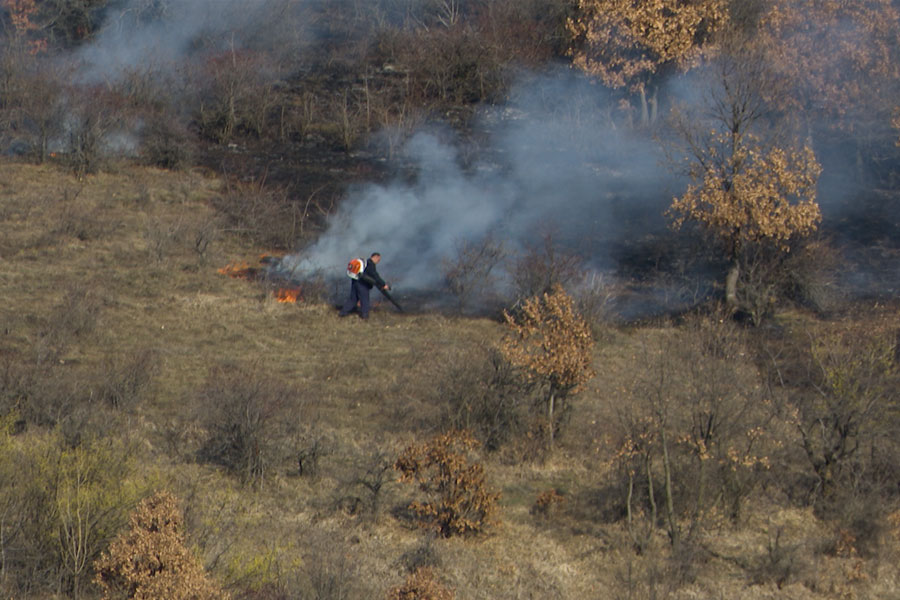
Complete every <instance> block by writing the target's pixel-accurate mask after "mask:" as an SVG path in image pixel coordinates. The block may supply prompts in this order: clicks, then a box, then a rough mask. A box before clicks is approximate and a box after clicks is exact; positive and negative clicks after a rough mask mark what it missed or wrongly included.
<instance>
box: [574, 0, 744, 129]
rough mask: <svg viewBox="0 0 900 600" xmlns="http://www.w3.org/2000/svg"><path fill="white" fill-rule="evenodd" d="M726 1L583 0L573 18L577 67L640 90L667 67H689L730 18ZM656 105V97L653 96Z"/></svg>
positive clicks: (645, 115) (645, 117)
mask: <svg viewBox="0 0 900 600" xmlns="http://www.w3.org/2000/svg"><path fill="white" fill-rule="evenodd" d="M726 5H727V2H726V1H725V0H578V2H577V10H576V16H575V17H572V18H570V19H569V20H568V22H567V26H568V31H569V34H570V35H571V36H572V40H573V49H572V50H571V51H570V54H571V55H572V57H573V62H574V64H575V66H577V67H579V68H581V69H582V70H584V71H585V72H586V73H589V74H591V75H594V76H596V77H599V78H600V80H601V81H603V83H604V84H606V85H608V86H609V87H612V88H627V89H628V90H629V91H631V92H634V93H638V94H640V98H641V114H642V121H643V122H644V123H647V122H648V121H649V120H650V119H651V118H652V116H651V114H650V110H651V109H649V108H648V100H647V93H646V90H647V86H648V84H649V83H650V81H651V79H652V77H653V76H654V75H655V74H656V73H658V72H659V71H660V70H661V69H663V68H664V67H667V66H678V67H682V68H684V67H687V66H689V65H691V64H693V62H694V61H695V60H696V59H697V58H698V57H699V56H700V54H701V52H702V50H703V48H704V47H705V46H706V45H707V44H708V43H709V42H710V41H711V40H712V38H713V34H714V33H715V32H716V31H717V30H718V29H719V28H720V27H722V26H723V25H724V24H725V23H726V22H727V20H728V11H727V6H726ZM650 104H651V105H654V106H655V99H651V100H650Z"/></svg>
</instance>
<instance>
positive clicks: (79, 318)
mask: <svg viewBox="0 0 900 600" xmlns="http://www.w3.org/2000/svg"><path fill="white" fill-rule="evenodd" d="M102 310H103V298H102V296H101V295H100V293H99V292H98V291H97V288H96V287H94V286H92V285H89V284H80V283H76V284H72V285H70V286H67V287H65V288H64V289H63V292H62V294H61V298H60V302H59V303H58V304H57V305H56V306H54V307H53V309H52V313H51V315H50V320H49V323H48V331H47V333H48V334H49V335H51V336H53V337H56V338H65V337H67V336H72V337H81V336H85V335H88V334H90V333H92V332H93V331H94V329H95V328H96V326H97V322H98V320H99V317H100V314H101V312H102Z"/></svg>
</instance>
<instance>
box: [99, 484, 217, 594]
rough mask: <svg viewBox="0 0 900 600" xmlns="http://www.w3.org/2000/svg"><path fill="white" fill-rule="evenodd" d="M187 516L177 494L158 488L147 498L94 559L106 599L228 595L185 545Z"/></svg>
mask: <svg viewBox="0 0 900 600" xmlns="http://www.w3.org/2000/svg"><path fill="white" fill-rule="evenodd" d="M186 544H187V541H186V539H185V532H184V519H183V517H182V514H181V511H180V510H179V508H178V505H177V501H176V499H175V497H174V496H172V495H171V494H169V493H168V492H158V493H156V494H155V495H153V496H151V497H149V498H146V499H144V500H143V501H142V502H141V503H140V505H139V506H138V507H137V508H136V509H135V511H134V512H133V513H132V515H131V518H130V529H129V531H127V532H124V533H122V534H121V535H119V537H118V538H116V539H115V540H114V541H113V543H112V544H111V545H110V547H109V551H108V552H106V553H104V554H103V556H101V557H100V558H99V559H98V560H97V561H96V562H95V563H94V569H95V570H96V573H97V574H96V578H95V582H96V583H97V584H98V585H99V586H100V587H101V589H102V590H103V598H104V600H112V599H113V598H134V599H135V600H155V599H158V598H169V599H171V600H215V599H225V598H228V594H226V593H225V592H224V591H222V590H221V589H220V588H219V586H218V585H216V584H215V583H214V582H213V581H212V580H210V579H209V578H208V577H207V575H206V573H204V571H203V567H202V566H201V565H200V563H199V561H198V560H197V558H196V557H194V556H193V555H192V554H191V552H190V550H188V547H187V545H186Z"/></svg>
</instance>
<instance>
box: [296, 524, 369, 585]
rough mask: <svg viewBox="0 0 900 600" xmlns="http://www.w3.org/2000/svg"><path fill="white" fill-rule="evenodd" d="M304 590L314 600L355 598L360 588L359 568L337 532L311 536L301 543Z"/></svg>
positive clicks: (318, 533)
mask: <svg viewBox="0 0 900 600" xmlns="http://www.w3.org/2000/svg"><path fill="white" fill-rule="evenodd" d="M304 542H305V544H306V552H305V553H304V561H303V568H302V573H301V575H302V578H303V579H304V580H305V581H304V585H303V589H305V590H307V593H308V594H309V596H308V597H310V598H315V599H316V600H344V599H345V598H350V597H354V596H353V594H354V593H355V592H356V590H357V588H358V587H359V564H358V562H357V561H354V560H353V557H352V556H351V552H350V548H349V547H348V544H347V542H346V541H345V540H344V539H343V537H342V536H341V535H340V534H339V533H338V532H326V531H322V532H314V533H313V534H312V535H310V536H308V537H307V538H306V539H305V540H304Z"/></svg>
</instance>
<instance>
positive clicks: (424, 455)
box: [394, 431, 500, 537]
mask: <svg viewBox="0 0 900 600" xmlns="http://www.w3.org/2000/svg"><path fill="white" fill-rule="evenodd" d="M478 445H479V444H478V441H477V440H476V439H475V438H474V437H473V436H472V434H471V433H469V432H467V431H450V432H447V433H443V434H440V435H437V436H435V437H434V438H432V439H431V440H429V441H428V442H425V443H423V444H412V445H410V446H409V447H408V448H406V450H404V451H403V453H402V454H401V455H400V457H399V458H398V459H397V461H396V462H395V463H394V468H395V469H397V470H398V471H400V481H404V482H408V483H417V484H418V485H419V489H420V490H421V491H422V492H424V493H425V495H426V496H427V497H428V499H427V500H426V501H424V502H419V501H415V502H412V503H411V504H410V505H409V507H410V509H411V510H412V511H413V512H414V513H415V514H416V515H417V516H418V517H419V519H420V524H421V525H422V526H423V527H425V528H429V529H434V530H435V531H437V532H438V533H439V534H440V535H441V536H443V537H450V536H452V535H467V534H474V533H479V532H481V531H483V530H484V529H485V527H486V526H487V525H488V524H489V523H490V521H491V518H492V516H493V514H494V513H495V512H496V510H497V500H498V499H499V498H500V494H498V493H493V492H490V491H488V489H487V485H486V483H485V476H484V467H483V466H482V465H480V464H479V463H472V462H470V461H469V456H468V454H469V452H471V451H472V450H474V449H475V448H476V447H478Z"/></svg>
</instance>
